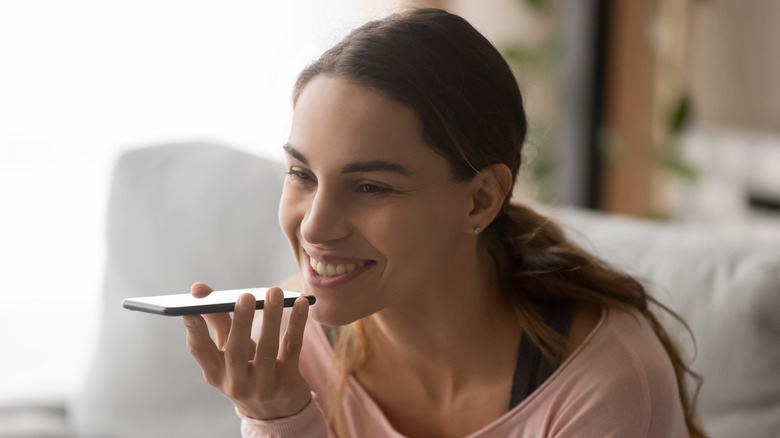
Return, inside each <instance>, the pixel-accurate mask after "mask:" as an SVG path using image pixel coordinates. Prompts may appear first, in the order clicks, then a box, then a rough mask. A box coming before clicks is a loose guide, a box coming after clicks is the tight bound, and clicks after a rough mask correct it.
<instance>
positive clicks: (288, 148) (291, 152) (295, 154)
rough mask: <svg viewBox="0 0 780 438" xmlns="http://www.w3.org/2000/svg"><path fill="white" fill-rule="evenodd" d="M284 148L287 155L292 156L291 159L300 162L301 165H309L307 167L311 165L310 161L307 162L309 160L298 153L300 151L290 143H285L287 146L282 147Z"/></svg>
mask: <svg viewBox="0 0 780 438" xmlns="http://www.w3.org/2000/svg"><path fill="white" fill-rule="evenodd" d="M282 148H283V149H284V151H285V152H287V154H288V155H290V156H291V157H293V158H295V159H296V160H298V161H300V162H301V163H303V164H305V165H307V166H308V165H309V160H307V159H306V157H304V156H303V154H302V153H300V152H299V151H298V149H295V148H294V147H293V145H291V144H290V143H285V144H284V145H283V146H282Z"/></svg>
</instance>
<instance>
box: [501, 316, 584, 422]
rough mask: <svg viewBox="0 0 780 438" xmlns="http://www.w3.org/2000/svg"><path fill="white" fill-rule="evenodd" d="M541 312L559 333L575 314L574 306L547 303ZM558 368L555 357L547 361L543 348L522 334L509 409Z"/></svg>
mask: <svg viewBox="0 0 780 438" xmlns="http://www.w3.org/2000/svg"><path fill="white" fill-rule="evenodd" d="M540 314H541V315H542V316H543V317H544V319H545V322H546V323H547V324H548V325H549V326H550V327H551V328H552V329H553V330H555V331H556V332H557V333H558V334H560V335H561V336H564V337H566V336H568V334H569V329H570V328H571V321H572V318H573V317H574V306H571V305H568V306H548V307H547V308H544V309H543V311H542V312H540ZM556 369H558V360H557V358H556V360H555V361H554V362H552V363H551V362H550V361H549V360H547V358H546V357H545V356H544V354H542V350H540V349H539V347H537V346H536V344H534V343H533V342H532V341H531V339H530V338H529V337H528V336H527V335H526V334H525V333H523V336H522V337H521V339H520V348H519V351H518V353H517V364H516V365H515V374H514V376H513V377H512V393H511V397H510V399H509V409H512V408H514V407H515V406H517V405H519V404H520V403H522V401H523V400H525V398H526V397H528V396H529V395H531V393H532V392H534V391H535V390H536V388H538V387H539V386H541V385H542V383H544V382H545V380H547V379H548V378H549V377H550V376H552V374H553V373H554V372H555V370H556Z"/></svg>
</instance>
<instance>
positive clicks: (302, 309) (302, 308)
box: [294, 297, 309, 315]
mask: <svg viewBox="0 0 780 438" xmlns="http://www.w3.org/2000/svg"><path fill="white" fill-rule="evenodd" d="M296 301H303V303H295V304H296V305H295V306H294V307H295V311H296V312H298V314H300V315H305V314H306V311H307V310H308V308H309V300H307V299H306V298H303V297H301V298H298V299H297V300H296Z"/></svg>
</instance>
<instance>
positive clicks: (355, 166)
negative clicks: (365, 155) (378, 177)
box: [341, 160, 412, 176]
mask: <svg viewBox="0 0 780 438" xmlns="http://www.w3.org/2000/svg"><path fill="white" fill-rule="evenodd" d="M382 171H384V172H393V173H397V174H400V175H403V176H411V175H412V172H410V171H409V169H407V168H406V167H404V166H403V165H401V164H398V163H393V162H392V161H384V160H372V161H356V162H354V163H349V164H347V165H346V166H344V167H342V168H341V173H355V172H382Z"/></svg>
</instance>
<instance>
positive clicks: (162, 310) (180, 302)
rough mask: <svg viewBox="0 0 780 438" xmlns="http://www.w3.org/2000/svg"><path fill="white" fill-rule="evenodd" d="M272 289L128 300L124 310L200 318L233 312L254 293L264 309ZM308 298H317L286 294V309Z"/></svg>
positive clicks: (235, 290)
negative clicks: (268, 292)
mask: <svg viewBox="0 0 780 438" xmlns="http://www.w3.org/2000/svg"><path fill="white" fill-rule="evenodd" d="M268 289H269V288H267V287H256V288H250V289H232V290H220V291H214V292H212V293H210V294H209V295H208V296H207V297H205V298H195V297H193V296H192V295H191V294H174V295H157V296H150V297H137V298H126V299H125V300H123V301H122V307H124V308H125V309H129V310H137V311H139V312H146V313H153V314H155V315H165V316H181V315H196V314H197V315H200V314H204V313H225V312H232V311H233V310H235V308H236V301H237V300H238V297H240V296H241V294H245V293H250V294H252V295H253V296H254V297H255V299H256V300H257V302H256V303H255V309H262V308H263V304H264V303H265V293H266V291H267V290H268ZM301 296H304V297H306V299H307V300H308V301H309V304H314V297H313V296H311V295H303V294H301V293H300V292H289V291H284V307H292V305H293V303H295V300H296V299H298V298H299V297H301Z"/></svg>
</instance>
